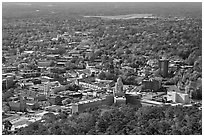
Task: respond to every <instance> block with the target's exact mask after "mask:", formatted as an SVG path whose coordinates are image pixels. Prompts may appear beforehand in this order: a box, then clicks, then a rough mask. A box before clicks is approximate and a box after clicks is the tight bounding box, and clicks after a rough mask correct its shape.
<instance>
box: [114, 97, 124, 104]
mask: <svg viewBox="0 0 204 137" xmlns="http://www.w3.org/2000/svg"><path fill="white" fill-rule="evenodd" d="M114 103H115V104H117V105H120V104H126V98H125V96H122V97H114Z"/></svg>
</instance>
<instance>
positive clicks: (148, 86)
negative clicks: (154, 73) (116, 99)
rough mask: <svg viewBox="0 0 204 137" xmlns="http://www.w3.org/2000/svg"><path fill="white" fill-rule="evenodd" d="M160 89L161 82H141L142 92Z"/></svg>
mask: <svg viewBox="0 0 204 137" xmlns="http://www.w3.org/2000/svg"><path fill="white" fill-rule="evenodd" d="M160 88H161V81H159V80H156V79H150V80H143V81H142V88H141V90H142V91H158V90H159V89H160Z"/></svg>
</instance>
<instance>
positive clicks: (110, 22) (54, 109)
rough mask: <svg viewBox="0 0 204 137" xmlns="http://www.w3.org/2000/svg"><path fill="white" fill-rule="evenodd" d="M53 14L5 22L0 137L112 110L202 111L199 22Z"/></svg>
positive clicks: (191, 19) (149, 15)
mask: <svg viewBox="0 0 204 137" xmlns="http://www.w3.org/2000/svg"><path fill="white" fill-rule="evenodd" d="M51 16H55V15H50V16H48V17H42V18H41V17H39V18H38V17H36V18H35V19H32V18H25V19H14V20H15V21H14V20H9V19H5V20H3V21H2V22H3V28H2V31H3V40H2V101H3V102H2V109H3V110H2V118H3V120H2V126H3V134H8V133H14V134H15V132H17V130H18V129H20V128H22V127H26V126H28V125H30V124H31V123H34V122H36V121H42V122H43V120H44V119H45V117H46V116H49V115H50V114H51V113H52V114H54V115H56V116H57V115H59V114H62V113H63V114H65V115H67V116H70V117H71V116H73V115H75V114H79V113H82V112H84V111H86V110H87V109H90V108H94V107H101V108H106V106H112V105H113V104H114V105H116V106H121V105H123V104H125V105H128V104H129V105H132V106H138V107H143V106H158V107H160V106H169V105H170V106H184V107H192V106H194V107H197V108H198V109H199V110H201V108H202V67H201V63H202V57H201V50H200V49H201V47H202V44H201V38H200V36H201V21H200V20H199V19H193V18H190V17H161V16H156V15H153V14H137V15H136V14H134V15H130V16H131V17H130V16H128V18H126V17H120V16H117V17H116V19H115V18H113V17H110V16H109V17H107V19H106V17H104V18H105V19H104V18H103V17H101V16H84V17H83V16H82V17H70V18H71V19H66V18H65V19H64V18H62V17H57V16H55V19H54V17H52V18H53V20H52V19H49V18H51ZM134 16H135V17H134ZM112 18H113V19H112ZM127 24H128V25H127ZM189 34H191V36H190V35H189ZM199 42H200V43H199ZM196 44H197V45H196ZM200 44H201V45H200ZM165 46H166V47H165ZM178 46H181V47H182V48H178Z"/></svg>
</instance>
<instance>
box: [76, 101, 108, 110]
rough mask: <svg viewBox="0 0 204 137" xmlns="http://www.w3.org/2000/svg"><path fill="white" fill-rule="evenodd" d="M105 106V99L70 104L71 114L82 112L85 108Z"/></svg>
mask: <svg viewBox="0 0 204 137" xmlns="http://www.w3.org/2000/svg"><path fill="white" fill-rule="evenodd" d="M101 105H105V98H102V99H93V100H86V101H81V102H77V103H73V104H72V113H77V112H82V111H84V110H86V109H87V108H93V107H97V106H101Z"/></svg>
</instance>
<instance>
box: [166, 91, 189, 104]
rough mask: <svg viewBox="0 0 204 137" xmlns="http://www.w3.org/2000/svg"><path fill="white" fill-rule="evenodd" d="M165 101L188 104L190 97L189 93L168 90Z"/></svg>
mask: <svg viewBox="0 0 204 137" xmlns="http://www.w3.org/2000/svg"><path fill="white" fill-rule="evenodd" d="M167 101H172V102H174V103H182V104H188V103H190V98H189V95H188V94H185V93H178V92H168V93H167Z"/></svg>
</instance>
